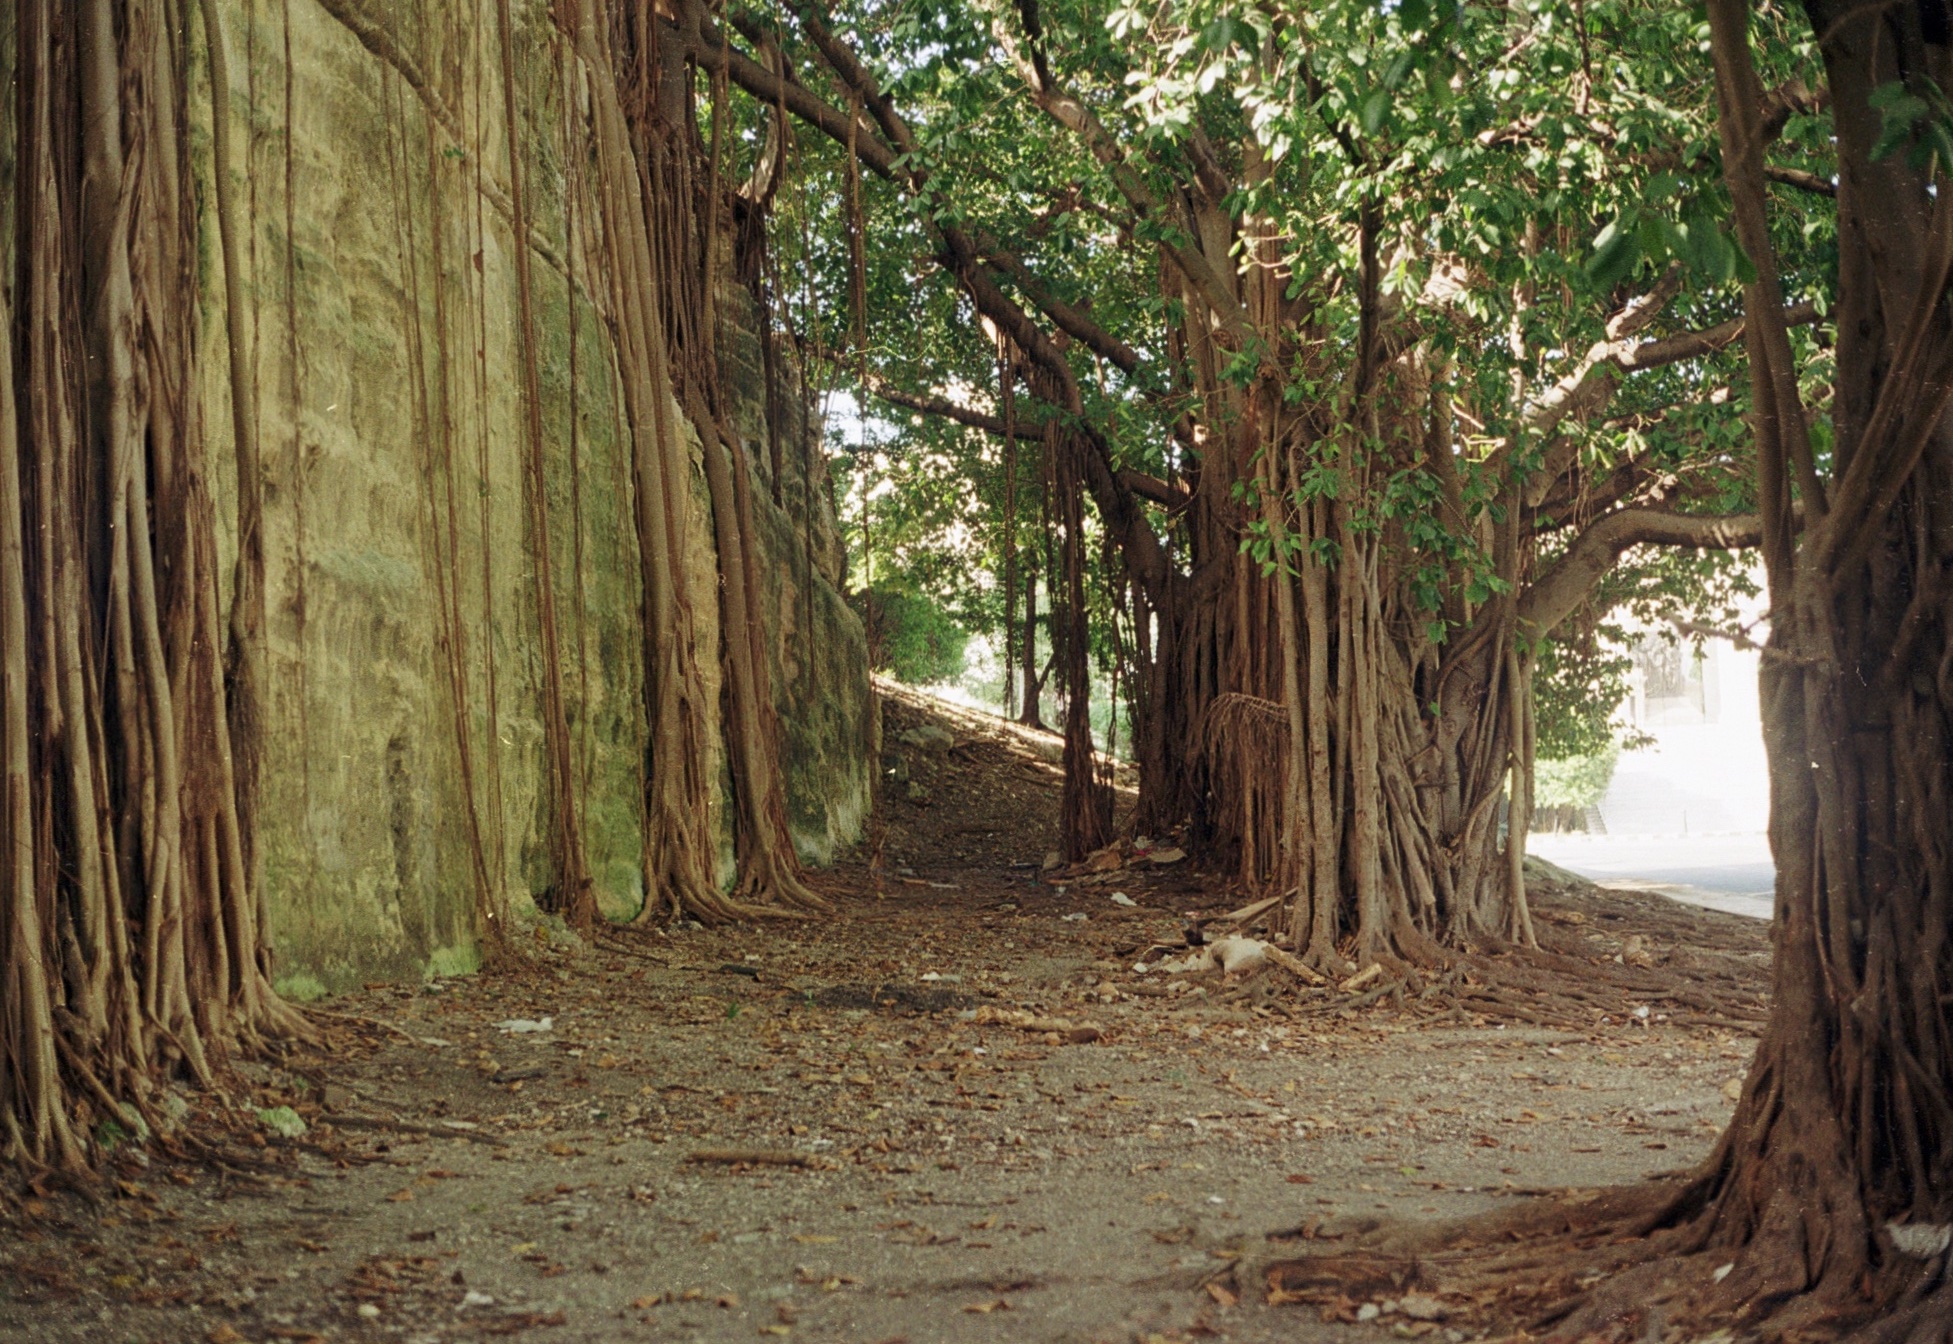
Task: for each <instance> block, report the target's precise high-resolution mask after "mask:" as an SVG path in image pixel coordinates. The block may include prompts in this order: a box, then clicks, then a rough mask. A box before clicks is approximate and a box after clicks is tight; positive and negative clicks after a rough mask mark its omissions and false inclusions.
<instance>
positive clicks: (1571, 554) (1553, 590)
mask: <svg viewBox="0 0 1953 1344" xmlns="http://www.w3.org/2000/svg"><path fill="white" fill-rule="evenodd" d="M1762 540H1763V520H1762V518H1760V517H1759V516H1758V515H1756V514H1753V513H1744V514H1733V515H1729V516H1723V517H1716V516H1709V515H1703V514H1693V513H1665V512H1662V511H1660V510H1656V509H1617V510H1615V511H1614V512H1613V513H1609V514H1604V515H1602V516H1601V517H1600V518H1599V519H1598V520H1597V521H1595V522H1593V523H1591V524H1589V525H1588V527H1587V530H1586V531H1584V532H1582V533H1581V534H1580V535H1579V536H1578V537H1576V538H1574V541H1573V544H1572V545H1570V546H1568V547H1567V548H1566V550H1565V552H1564V553H1562V554H1561V556H1560V557H1559V559H1557V560H1555V561H1554V562H1553V563H1552V564H1551V565H1550V566H1548V567H1547V569H1546V571H1545V572H1544V573H1543V574H1541V575H1540V576H1539V577H1538V578H1537V579H1535V580H1533V582H1532V584H1531V586H1529V587H1528V588H1527V589H1526V591H1525V592H1524V593H1523V594H1521V595H1520V598H1519V613H1518V614H1519V623H1520V626H1521V628H1523V629H1524V630H1526V632H1527V633H1528V634H1530V635H1531V636H1532V637H1533V638H1535V639H1537V638H1539V637H1541V636H1543V635H1547V634H1551V633H1552V631H1553V629H1554V627H1556V626H1558V625H1559V623H1560V622H1561V621H1563V620H1565V619H1566V618H1567V617H1568V616H1569V615H1571V614H1572V613H1573V611H1574V610H1575V609H1576V608H1577V607H1579V605H1580V604H1581V603H1582V602H1584V601H1586V599H1587V594H1589V593H1591V592H1592V591H1593V590H1594V585H1595V584H1597V583H1599V582H1600V580H1601V578H1602V577H1603V576H1604V575H1606V574H1607V572H1608V571H1609V570H1611V569H1613V568H1614V565H1615V563H1616V562H1617V561H1619V560H1620V558H1621V556H1622V555H1624V554H1625V553H1626V552H1627V551H1628V550H1630V549H1631V548H1633V547H1635V546H1686V547H1692V548H1694V549H1696V550H1718V551H1731V550H1740V549H1743V548H1745V547H1749V546H1755V545H1758V544H1760V543H1761V542H1762Z"/></svg>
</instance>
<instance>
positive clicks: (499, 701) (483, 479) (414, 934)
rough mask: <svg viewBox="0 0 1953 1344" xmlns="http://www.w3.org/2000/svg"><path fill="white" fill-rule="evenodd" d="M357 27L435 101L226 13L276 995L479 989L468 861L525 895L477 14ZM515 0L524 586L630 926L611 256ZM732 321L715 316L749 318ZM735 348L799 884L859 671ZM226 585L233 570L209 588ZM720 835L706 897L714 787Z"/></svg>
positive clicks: (822, 831)
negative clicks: (405, 985) (264, 614)
mask: <svg viewBox="0 0 1953 1344" xmlns="http://www.w3.org/2000/svg"><path fill="white" fill-rule="evenodd" d="M348 3H350V0H335V4H334V6H333V7H334V8H340V9H344V8H345V6H346V5H347V4H348ZM357 8H358V10H359V11H360V12H363V13H365V14H367V15H370V16H373V17H374V18H375V19H376V20H377V21H378V22H379V23H380V24H381V27H382V29H383V31H385V32H386V33H387V34H389V35H390V36H391V38H392V40H393V41H394V42H395V43H396V44H397V46H398V48H399V49H400V50H401V51H402V52H404V53H406V54H407V57H408V59H409V61H410V62H411V63H412V65H413V66H414V68H415V69H416V70H417V71H418V72H419V76H418V77H419V78H421V79H422V82H423V83H424V84H425V85H426V91H425V92H423V91H417V90H416V89H415V88H414V87H412V86H411V84H410V82H409V81H408V80H407V79H404V78H402V76H401V70H400V66H401V63H400V62H399V61H392V62H390V61H388V60H383V59H381V57H380V56H377V55H376V54H375V53H374V52H373V51H372V50H370V49H369V48H368V46H366V45H362V43H361V42H360V41H359V40H358V39H357V38H356V37H355V35H354V34H353V33H352V32H351V31H350V30H349V29H348V28H347V27H346V26H345V25H344V24H342V23H341V22H340V21H339V20H338V19H335V18H334V17H333V15H332V14H331V13H330V12H328V9H327V8H326V7H322V6H321V5H320V4H319V3H318V2H317V0H291V3H290V4H289V5H288V6H287V5H283V4H269V3H266V2H265V0H223V3H222V4H221V5H220V9H221V11H222V14H223V22H224V24H225V35H226V38H227V41H228V45H229V50H230V57H231V60H230V66H231V86H232V87H231V88H230V89H229V91H228V93H229V96H228V99H227V100H226V102H227V111H228V115H229V116H230V117H231V124H232V127H233V133H234V137H235V139H236V141H237V143H238V144H239V145H240V147H248V154H247V155H245V156H244V157H245V158H246V159H247V160H248V164H240V165H239V172H238V175H237V180H236V181H235V182H234V183H233V189H234V190H235V192H236V194H237V200H238V202H239V203H240V205H241V206H242V207H243V208H244V209H245V211H246V212H247V213H248V221H247V223H248V229H247V232H246V235H245V236H246V245H245V269H246V271H247V276H246V281H247V294H248V313H249V317H250V325H251V327H252V331H251V336H252V338H253V340H254V343H255V351H256V368H257V384H258V393H259V398H260V404H259V421H260V437H261V444H262V452H263V456H264V464H265V487H266V520H265V521H266V538H265V544H266V569H267V573H266V580H267V592H268V605H269V612H268V631H267V639H268V653H269V669H268V672H269V689H268V695H269V705H268V719H269V725H270V730H269V732H268V734H267V754H266V760H265V778H264V798H263V818H264V820H263V847H264V852H265V857H266V882H267V895H268V904H269V910H270V917H271V924H272V928H273V933H274V936H275V938H276V942H277V946H278V956H279V974H280V976H281V977H282V978H283V979H284V982H285V983H286V985H287V987H288V988H289V989H292V990H294V991H296V992H300V993H304V992H316V990H317V989H319V988H328V989H330V988H337V987H341V986H344V985H347V984H350V983H354V982H358V981H361V980H370V979H376V978H394V977H408V976H417V975H419V974H421V973H422V972H423V971H424V970H425V969H426V968H427V967H429V966H430V965H434V966H437V967H439V968H443V969H457V968H461V967H465V966H467V965H469V964H470V962H471V960H472V949H473V943H474V929H473V927H472V921H473V916H472V910H473V907H474V901H475V890H474V888H475V880H474V877H473V873H474V860H473V850H474V846H475V845H476V844H477V843H479V845H480V848H481V850H482V853H483V857H484V860H485V863H486V867H487V870H488V872H489V873H490V875H491V880H492V881H493V882H494V883H496V884H498V885H499V886H500V887H501V888H502V889H503V890H504V891H505V892H506V894H507V896H508V898H509V900H510V901H511V902H512V903H514V904H515V905H516V906H517V907H522V906H524V905H526V904H527V903H528V901H529V900H530V898H531V897H533V896H534V895H535V894H536V893H537V892H539V891H540V890H541V889H542V888H543V887H544V886H545V885H546V883H547V882H548V880H549V871H548V869H549V865H548V861H547V850H546V836H547V829H546V825H547V819H546V814H545V811H544V803H543V800H542V789H541V786H542V784H543V782H544V781H543V754H542V746H543V726H542V719H541V710H540V706H541V675H542V673H541V669H542V658H541V655H540V652H539V650H540V639H539V630H538V620H537V603H536V586H537V585H536V569H535V552H536V547H535V544H534V539H533V538H532V536H531V527H530V522H529V507H528V503H527V498H526V496H525V493H524V491H525V480H526V478H525V463H526V461H527V457H526V451H527V450H526V441H525V438H524V433H523V423H524V421H523V412H522V406H521V400H520V389H521V386H522V374H521V369H522V366H521V363H520V347H519V342H520V331H521V328H520V313H519V308H518V290H517V281H516V270H515V266H514V260H513V254H512V252H511V249H512V247H513V246H514V241H513V229H512V227H511V221H510V219H509V217H508V213H507V209H506V203H507V201H508V199H509V195H508V183H509V181H510V174H509V171H508V155H507V152H506V145H507V139H506V133H505V131H504V129H503V127H504V123H503V122H502V120H501V109H502V105H503V103H502V89H501V85H500V74H499V71H500V69H501V64H500V50H499V47H498V46H497V45H496V38H495V33H496V25H495V17H494V16H495V5H494V3H493V0H418V3H413V2H410V0H398V2H397V3H396V2H395V0H388V3H378V2H377V0H363V3H362V4H360V5H359V6H358V7H357ZM515 8H516V11H517V26H518V35H517V40H516V43H515V46H516V51H517V58H518V60H517V81H518V85H519V87H520V88H521V90H522V94H523V112H522V117H521V119H522V122H523V125H522V136H521V139H522V142H523V144H524V145H525V147H526V148H525V157H526V159H527V162H526V165H525V178H526V181H527V184H528V189H529V195H530V213H531V224H532V238H535V239H539V240H540V242H541V245H540V246H538V247H534V248H532V252H531V256H532V258H533V260H534V276H535V283H536V293H535V317H536V322H537V328H538V336H539V339H538V347H539V350H538V359H539V366H540V376H541V382H542V401H543V411H544V433H545V438H546V445H545V449H546V452H545V456H546V464H547V465H546V470H545V498H546V501H547V507H548V515H549V527H550V530H551V553H550V556H549V573H550V574H551V576H552V578H553V581H554V588H555V595H556V599H555V601H556V610H557V613H558V616H557V619H558V629H559V644H560V647H561V657H562V664H563V669H564V674H563V675H564V680H565V699H566V704H567V707H568V713H569V719H570V730H571V734H572V738H573V742H574V748H575V754H576V758H577V764H578V772H579V778H578V781H577V782H578V789H579V795H580V797H581V799H582V802H583V814H584V818H585V834H586V841H587V846H588V850H589V857H590V863H591V869H592V872H593V874H594V876H595V878H596V880H597V883H598V887H599V898H600V901H601V903H602V905H603V907H604V909H605V910H606V911H608V912H610V913H611V914H613V915H625V914H628V913H630V912H632V911H634V910H636V909H637V908H638V906H639V904H640V903H641V902H642V900H643V896H644V892H643V883H642V878H641V875H640V866H639V839H640V832H639V805H638V793H637V789H638V778H639V762H640V761H641V760H642V758H643V754H644V752H645V751H646V749H647V744H646V743H645V742H644V740H643V738H644V726H643V715H642V712H641V708H640V706H641V691H642V657H641V648H642V645H641V640H640V629H639V619H638V618H639V610H638V609H639V585H638V581H637V574H638V562H637V548H636V540H635V533H634V530H633V526H632V521H631V517H632V515H631V495H630V484H629V471H628V464H629V443H628V440H627V438H626V437H625V435H624V432H623V428H622V414H621V408H620V402H619V394H618V391H617V382H616V378H615V373H614V369H613V366H612V362H611V360H612V357H611V349H610V343H609V340H608V336H607V333H606V329H605V325H604V318H603V313H602V310H603V308H604V307H605V306H607V304H608V303H609V301H610V299H609V291H608V288H607V285H606V282H605V280H604V278H603V273H602V268H601V265H600V263H599V262H598V260H597V259H598V258H600V256H601V247H600V243H599V241H598V240H597V238H596V235H595V232H594V225H593V222H592V218H591V212H590V210H589V209H588V208H587V205H586V204H585V202H584V201H583V200H582V199H580V197H581V194H582V193H581V192H580V187H581V176H580V175H581V169H580V168H579V167H578V164H579V161H580V155H581V152H582V146H581V144H580V142H579V141H578V140H577V139H576V138H575V137H574V136H573V134H572V132H571V130H570V128H569V125H568V123H569V121H570V119H568V118H565V116H564V114H563V107H564V103H565V99H564V98H563V96H562V95H561V90H562V89H563V88H564V87H565V84H564V82H563V81H564V78H565V74H564V67H563V66H562V65H561V64H559V62H558V59H557V54H556V51H555V49H554V46H553V43H552V40H551V33H550V30H549V28H548V24H547V20H546V16H545V15H546V11H545V9H544V7H543V5H542V4H541V3H540V2H539V0H518V3H517V5H516V7H515ZM287 15H289V25H290V26H289V30H287V28H286V22H287V19H286V16H287ZM198 27H199V28H200V25H198ZM196 37H197V39H198V40H194V41H193V48H194V49H195V50H196V52H197V53H198V57H199V68H198V72H197V76H196V77H197V79H198V80H199V81H203V82H199V84H198V85H197V88H196V91H195V92H194V93H193V95H192V96H193V102H194V103H195V104H196V105H197V106H198V107H199V109H200V110H201V112H202V115H204V116H206V117H207V115H208V110H209V98H208V85H207V67H204V66H203V65H202V64H201V53H202V51H203V45H202V42H201V40H200V39H201V33H200V32H199V33H198V34H197V35H196ZM287 53H289V59H288V56H287ZM208 132H209V126H208V122H207V121H204V122H202V123H201V124H200V125H199V126H198V128H197V130H196V133H195V134H196V141H197V149H198V151H199V153H198V164H199V168H198V171H199V173H200V175H201V178H202V183H201V185H202V186H203V188H204V189H203V191H202V193H201V195H202V197H203V202H204V205H203V220H204V233H205V248H204V252H205V265H204V269H203V289H204V294H205V305H204V311H203V315H202V317H203V323H204V341H205V349H206V353H205V356H204V358H203V361H202V366H201V367H202V369H203V387H202V396H201V402H202V407H203V415H204V422H205V424H206V426H207V430H208V449H207V451H208V460H209V463H210V466H211V471H212V475H213V478H214V486H215V493H216V496H217V501H218V513H219V518H220V520H221V523H222V526H223V527H224V528H225V529H226V530H227V535H226V536H225V537H224V538H223V539H222V540H223V542H224V544H225V545H226V546H227V547H228V546H229V545H230V544H231V543H232V542H233V540H234V539H233V538H232V537H231V536H229V535H228V529H230V528H231V526H232V524H233V518H234V515H233V512H232V509H233V505H232V503H231V501H232V498H233V496H234V480H233V477H232V473H231V461H232V443H231V435H230V419H229V410H228V407H229V400H228V398H229V395H230V390H229V378H228V371H227V365H226V361H225V359H224V358H223V357H222V354H221V352H222V350H223V349H224V346H223V342H224V341H225V340H226V337H227V333H226V331H225V325H224V309H223V304H222V287H221V286H222V270H221V267H222V260H221V254H220V253H219V252H218V249H217V246H216V228H215V218H214V215H213V213H212V206H211V204H210V198H211V192H210V191H209V189H208V188H209V173H210V164H209V156H208V143H209V134H208ZM566 145H575V148H574V149H573V150H566V148H565V146H566ZM739 298H743V295H736V296H735V301H734V302H732V303H729V304H728V305H727V307H728V309H729V310H733V311H734V312H735V313H736V314H741V315H743V317H744V320H746V321H748V322H750V310H749V309H742V308H740V306H739V304H738V302H737V300H738V299H739ZM739 320H740V317H739V316H734V317H732V318H729V326H736V325H737V322H738V321H739ZM726 345H727V348H728V354H729V355H731V356H732V359H731V362H730V363H729V365H728V369H727V381H728V384H729V387H730V390H731V392H732V396H733V402H734V404H735V406H736V408H737V413H736V420H737V423H738V425H739V428H740V430H741V432H742V434H744V435H745V436H746V439H747V442H748V443H749V445H753V446H754V447H753V448H750V449H749V452H748V454H747V456H748V460H749V462H750V463H751V464H752V470H753V472H754V484H755V491H754V493H755V499H756V501H763V503H762V504H761V507H760V510H759V512H760V514H761V520H760V522H761V526H760V531H761V546H762V551H761V560H762V563H763V565H764V566H765V572H766V573H767V574H768V575H769V576H770V578H772V579H774V580H777V581H774V582H769V584H768V585H767V587H768V592H769V595H770V596H771V597H772V598H774V599H776V600H777V602H778V604H779V605H778V610H777V611H774V612H771V613H769V618H768V628H769V629H770V630H773V631H777V632H778V634H777V638H776V639H775V640H774V642H773V646H772V647H773V673H774V685H775V692H776V698H777V700H778V703H779V706H780V710H781V721H782V728H783V733H784V738H785V742H784V747H785V756H786V759H787V761H788V765H789V785H790V795H789V810H790V813H791V820H792V822H793V826H794V833H795V839H796V842H797V844H798V846H799V848H800V850H801V852H802V854H803V855H804V856H806V857H808V858H810V859H813V860H816V861H824V860H826V859H827V858H829V857H831V856H832V854H833V853H834V852H835V850H836V849H837V848H839V847H841V846H843V845H845V844H847V843H849V842H850V841H852V840H853V839H854V837H855V836H856V835H857V834H858V832H859V829H860V825H861V820H862V817H863V815H864V814H865V811H866V807H867V802H868V794H869V788H870V773H869V772H870V768H871V762H872V761H873V759H874V756H873V742H872V738H873V735H874V713H873V706H872V698H871V693H870V691H869V687H868V676H867V669H866V660H865V650H864V647H863V642H862V637H861V633H860V629H859V626H858V624H857V622H856V620H855V618H854V616H853V615H852V614H851V613H850V612H849V610H848V608H847V606H846V604H845V603H844V602H843V601H842V600H841V598H840V596H839V594H838V592H837V591H836V587H835V585H836V582H837V579H838V576H839V572H840V571H839V561H838V557H839V541H838V537H837V533H836V530H835V527H834V523H833V515H832V508H831V504H830V501H829V499H828V493H827V487H826V476H825V467H824V463H823V462H822V458H821V452H820V447H819V445H818V444H817V443H814V442H811V441H810V439H809V434H810V426H809V425H808V423H807V422H808V416H807V414H806V411H805V406H804V402H803V400H802V398H801V396H800V393H799V389H798V387H797V386H795V387H792V388H789V389H787V390H786V392H785V394H784V395H783V396H782V397H781V398H780V399H779V400H780V404H781V405H782V406H783V407H785V408H786V410H787V412H788V414H787V415H786V416H785V417H783V419H784V423H783V425H782V431H783V433H784V434H785V436H786V437H785V443H786V444H787V445H788V447H787V451H786V452H785V453H784V457H785V459H786V466H787V469H786V471H785V472H783V477H784V479H783V480H782V481H781V483H780V485H781V489H780V494H779V504H778V506H777V507H776V506H775V504H774V503H773V482H772V480H771V476H770V472H769V471H768V465H767V453H766V451H765V446H764V445H765V443H766V437H765V432H766V431H765V423H764V411H765V402H766V398H765V395H764V387H763V385H762V383H761V380H760V376H759V359H758V345H757V341H756V339H755V338H754V337H753V336H752V334H751V331H750V330H745V331H739V330H734V331H730V332H729V333H728V336H727V338H726ZM783 367H785V366H784V365H783ZM675 413H676V411H675V408H674V414H675ZM754 449H756V450H754ZM810 475H811V480H812V485H811V488H810V486H809V478H810ZM694 486H695V488H694V507H693V510H692V516H691V518H690V519H689V520H688V524H689V532H690V537H691V540H692V544H691V547H690V553H689V557H688V569H689V571H690V573H689V578H690V581H691V584H690V586H691V592H692V595H693V599H694V603H695V606H696V607H697V611H696V617H697V625H698V631H699V635H700V643H699V650H698V653H699V658H700V661H701V664H702V665H703V667H704V668H705V670H706V673H707V676H708V678H709V679H710V681H711V685H712V686H713V687H714V688H716V687H717V686H718V684H719V681H720V673H719V653H718V642H719V641H718V624H717V620H718V613H717V610H716V594H717V587H718V578H717V570H716V559H715V556H714V554H713V551H712V528H711V522H710V517H709V514H708V513H707V511H706V510H707V506H706V492H705V486H704V482H703V479H702V475H701V473H700V472H699V470H698V466H697V463H696V461H695V463H694ZM810 549H811V553H812V555H813V556H814V561H815V563H814V564H813V565H812V566H811V567H810V566H809V565H808V564H807V563H806V558H807V554H808V552H809V550H810ZM229 563H230V562H229V559H228V553H227V555H226V558H225V561H224V564H225V567H226V573H228V566H229ZM225 597H226V600H228V593H226V594H225ZM713 746H714V749H715V750H718V743H717V742H716V741H715V742H714V744H713ZM464 749H465V750H464ZM722 755H723V753H721V757H722ZM722 773H723V772H721V774H722ZM717 811H718V814H719V816H718V831H719V834H720V836H721V845H722V850H723V853H722V856H721V869H722V872H725V873H726V874H727V875H728V876H729V873H730V852H731V851H730V832H729V830H728V827H729V822H728V820H727V816H728V808H727V800H726V798H725V797H724V795H723V790H722V791H721V797H720V799H719V804H718V808H717ZM477 837H479V841H477Z"/></svg>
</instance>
